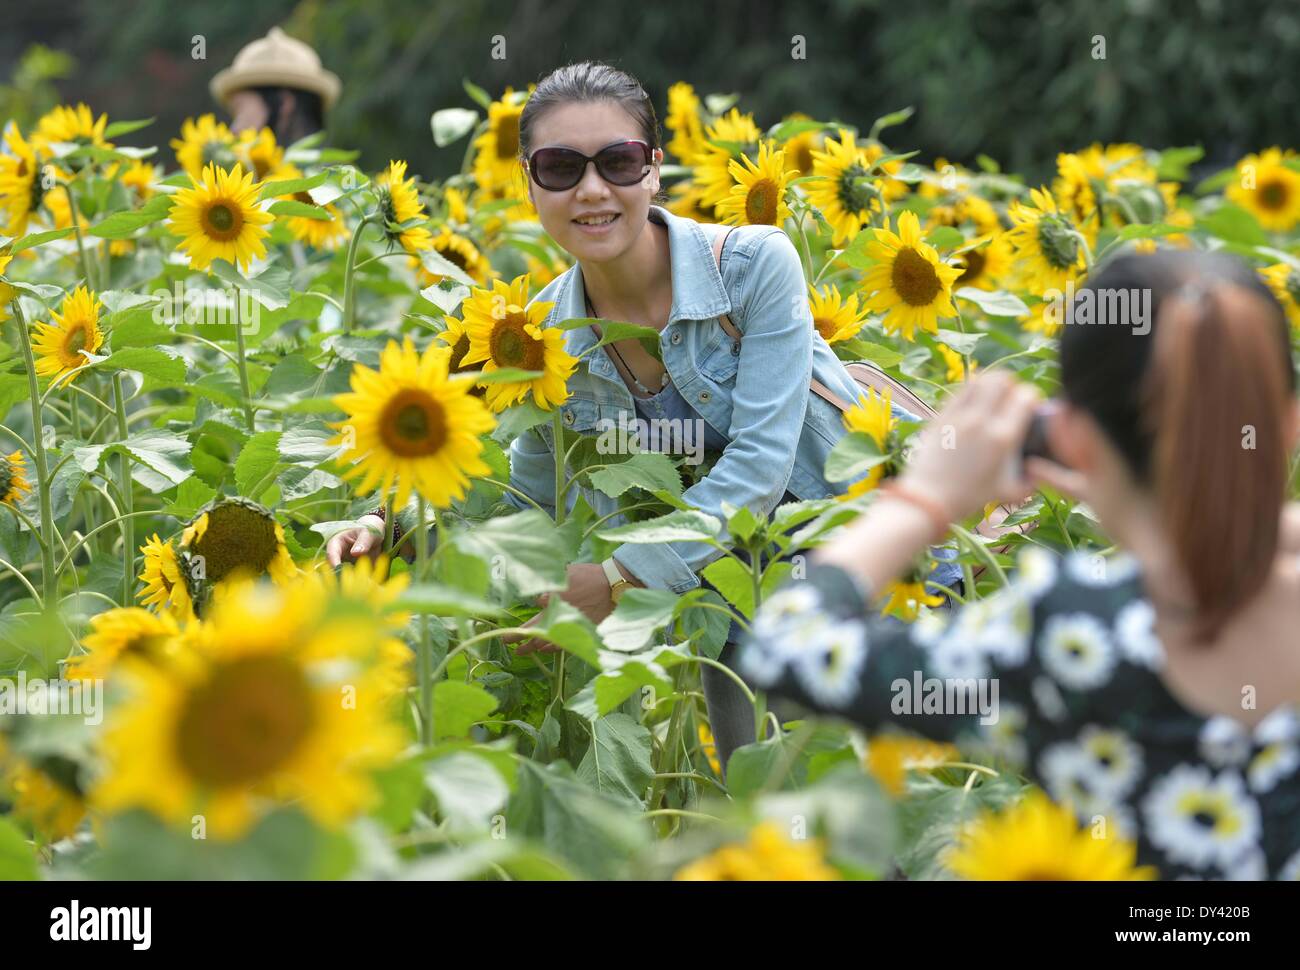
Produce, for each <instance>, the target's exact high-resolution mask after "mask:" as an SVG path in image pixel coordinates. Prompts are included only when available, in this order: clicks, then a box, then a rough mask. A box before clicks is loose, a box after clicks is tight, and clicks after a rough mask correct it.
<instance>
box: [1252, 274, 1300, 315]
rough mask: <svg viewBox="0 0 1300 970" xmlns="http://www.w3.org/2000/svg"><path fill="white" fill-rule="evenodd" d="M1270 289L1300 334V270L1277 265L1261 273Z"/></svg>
mask: <svg viewBox="0 0 1300 970" xmlns="http://www.w3.org/2000/svg"><path fill="white" fill-rule="evenodd" d="M1259 275H1260V276H1262V277H1263V278H1264V282H1265V283H1267V284H1268V288H1269V289H1270V290H1272V291H1273V295H1274V296H1275V297H1277V301H1278V302H1279V303H1281V304H1282V308H1283V309H1284V310H1285V311H1286V318H1287V320H1289V321H1290V323H1291V326H1292V327H1293V328H1295V330H1296V331H1297V332H1300V270H1296V269H1295V268H1294V267H1292V266H1290V265H1288V264H1286V263H1277V264H1275V265H1273V266H1268V267H1266V268H1264V269H1261V270H1260V271H1259Z"/></svg>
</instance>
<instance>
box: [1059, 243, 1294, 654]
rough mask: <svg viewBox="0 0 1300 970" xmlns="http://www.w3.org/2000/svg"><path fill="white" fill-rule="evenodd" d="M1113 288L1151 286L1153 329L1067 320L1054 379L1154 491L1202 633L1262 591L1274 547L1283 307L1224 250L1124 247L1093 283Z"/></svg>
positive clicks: (1288, 398) (1288, 399)
mask: <svg viewBox="0 0 1300 970" xmlns="http://www.w3.org/2000/svg"><path fill="white" fill-rule="evenodd" d="M1109 288H1116V289H1121V288H1122V289H1128V290H1129V291H1130V292H1133V291H1134V290H1140V289H1143V288H1145V289H1147V290H1148V291H1149V292H1150V293H1151V297H1152V298H1151V301H1150V303H1148V304H1147V306H1148V307H1149V309H1150V311H1151V317H1152V319H1151V320H1150V321H1149V322H1150V323H1151V330H1150V333H1149V334H1147V335H1146V336H1141V335H1140V334H1141V332H1142V331H1140V330H1139V331H1135V332H1129V331H1130V328H1129V327H1127V326H1121V327H1113V326H1074V327H1066V328H1065V333H1063V334H1062V340H1061V365H1062V382H1063V384H1064V385H1065V391H1066V396H1067V397H1068V398H1069V399H1070V400H1072V401H1073V402H1074V403H1076V404H1079V405H1080V406H1081V407H1083V408H1084V409H1086V410H1088V411H1089V412H1091V413H1092V414H1093V416H1094V417H1096V418H1097V420H1098V422H1099V424H1101V426H1102V428H1103V430H1104V431H1105V432H1106V434H1107V436H1108V437H1109V438H1110V439H1112V440H1113V441H1114V442H1115V444H1116V445H1117V446H1118V448H1119V450H1120V452H1121V454H1123V455H1124V456H1125V458H1126V460H1127V462H1128V464H1129V465H1130V467H1131V468H1132V470H1133V472H1134V473H1135V475H1136V477H1137V478H1138V479H1139V481H1141V482H1143V484H1145V485H1147V486H1149V487H1151V488H1152V489H1153V490H1154V492H1155V495H1156V499H1157V502H1158V504H1159V508H1160V510H1161V518H1162V525H1163V527H1164V530H1165V533H1166V535H1167V536H1168V538H1169V541H1170V542H1171V543H1172V545H1173V548H1174V552H1175V555H1176V558H1177V561H1178V564H1179V566H1180V568H1181V570H1182V573H1183V575H1184V577H1185V578H1186V580H1187V583H1188V585H1189V587H1190V589H1191V593H1192V596H1193V598H1194V601H1195V604H1196V618H1195V623H1194V627H1193V637H1194V639H1197V640H1199V641H1202V642H1204V641H1206V640H1211V639H1213V638H1214V637H1215V636H1216V635H1217V634H1218V632H1219V631H1220V630H1221V629H1222V628H1223V626H1224V624H1225V623H1226V622H1227V621H1228V620H1229V619H1230V618H1231V617H1232V616H1233V615H1234V614H1235V613H1236V612H1238V611H1239V610H1241V609H1242V608H1243V607H1244V606H1245V605H1246V604H1247V603H1248V602H1249V600H1250V599H1251V598H1253V597H1254V596H1255V595H1256V594H1257V593H1258V592H1259V590H1260V589H1261V587H1262V586H1263V585H1264V584H1265V582H1266V581H1267V579H1268V576H1269V573H1270V572H1271V570H1272V568H1273V562H1274V559H1275V557H1276V555H1277V549H1278V541H1279V527H1280V526H1279V519H1280V513H1281V506H1282V503H1283V502H1284V501H1285V499H1286V489H1287V472H1288V462H1287V459H1288V450H1289V442H1288V441H1287V433H1288V414H1289V413H1290V409H1291V407H1292V405H1293V395H1294V393H1295V370H1294V365H1293V364H1292V360H1291V349H1290V341H1289V336H1288V327H1287V323H1286V319H1285V315H1284V314H1283V311H1282V308H1281V306H1280V305H1279V304H1278V302H1277V300H1276V299H1275V298H1274V296H1273V295H1272V294H1271V293H1270V292H1269V291H1268V289H1267V287H1265V286H1264V285H1263V283H1262V282H1261V281H1260V280H1259V278H1258V276H1257V275H1256V274H1255V273H1254V272H1253V271H1252V270H1250V269H1249V268H1248V267H1246V266H1245V265H1244V264H1242V263H1241V262H1240V261H1238V260H1235V259H1233V258H1231V257H1228V256H1226V255H1222V254H1208V253H1156V254H1149V255H1137V256H1127V257H1121V258H1120V259H1117V260H1115V261H1113V262H1112V263H1111V264H1108V265H1107V266H1106V267H1104V268H1103V269H1102V270H1101V271H1100V272H1099V273H1097V274H1094V276H1093V278H1092V279H1090V280H1089V282H1088V286H1087V289H1091V290H1094V293H1096V292H1097V291H1105V290H1107V289H1109ZM1130 302H1131V303H1134V304H1137V303H1138V301H1130ZM1110 322H1111V323H1115V322H1117V321H1110ZM1118 322H1122V323H1133V322H1137V323H1141V322H1142V321H1118ZM1121 341H1122V343H1121Z"/></svg>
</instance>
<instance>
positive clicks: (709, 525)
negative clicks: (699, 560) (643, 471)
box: [596, 510, 722, 545]
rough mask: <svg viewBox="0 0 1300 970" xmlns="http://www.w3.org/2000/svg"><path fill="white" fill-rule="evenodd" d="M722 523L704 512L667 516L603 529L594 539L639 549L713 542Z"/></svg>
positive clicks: (720, 529)
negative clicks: (668, 543)
mask: <svg viewBox="0 0 1300 970" xmlns="http://www.w3.org/2000/svg"><path fill="white" fill-rule="evenodd" d="M721 531H722V523H721V522H719V521H718V520H717V519H715V518H714V517H713V516H711V515H707V514H705V513H704V512H698V511H695V510H691V511H689V512H680V511H679V512H669V513H668V514H667V515H661V516H660V517H659V518H657V519H649V520H647V521H645V522H633V523H631V524H629V525H621V526H618V527H617V528H614V529H604V530H602V531H600V532H597V533H596V535H597V536H599V537H600V538H602V539H608V540H609V541H610V542H633V543H638V544H640V545H647V544H657V543H660V542H691V541H695V542H701V541H704V540H707V539H716V538H717V537H718V534H719V533H720V532H721Z"/></svg>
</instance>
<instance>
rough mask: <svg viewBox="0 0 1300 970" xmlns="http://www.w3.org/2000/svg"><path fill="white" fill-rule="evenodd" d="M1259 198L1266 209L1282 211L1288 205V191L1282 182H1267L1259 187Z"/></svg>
mask: <svg viewBox="0 0 1300 970" xmlns="http://www.w3.org/2000/svg"><path fill="white" fill-rule="evenodd" d="M1258 198H1259V202H1260V205H1262V206H1263V207H1264V208H1265V209H1281V208H1283V207H1285V205H1286V189H1285V188H1284V187H1283V186H1282V184H1281V183H1280V182H1266V183H1264V184H1263V185H1261V186H1260V187H1259V192H1258Z"/></svg>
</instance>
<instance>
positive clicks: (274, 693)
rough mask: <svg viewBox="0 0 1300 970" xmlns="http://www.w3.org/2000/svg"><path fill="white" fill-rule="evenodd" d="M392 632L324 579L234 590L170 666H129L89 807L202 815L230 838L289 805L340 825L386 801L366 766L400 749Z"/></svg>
mask: <svg viewBox="0 0 1300 970" xmlns="http://www.w3.org/2000/svg"><path fill="white" fill-rule="evenodd" d="M391 640H392V637H391V635H390V634H389V633H388V632H387V630H386V629H385V628H384V625H383V624H382V623H379V622H376V618H375V616H374V615H373V614H370V615H368V616H367V615H366V614H365V613H364V612H361V611H358V610H356V608H355V604H349V605H348V606H347V608H345V609H343V610H341V611H340V610H339V609H338V608H337V604H336V602H335V601H333V600H332V599H331V598H329V597H328V596H327V595H326V593H325V592H324V591H323V589H322V588H321V587H320V586H319V585H318V584H315V583H310V582H298V583H294V584H293V585H292V586H291V587H288V588H280V587H274V586H268V585H266V584H255V583H238V584H236V585H234V586H232V587H231V590H230V594H229V595H228V596H227V597H225V598H223V599H222V600H221V601H220V602H218V603H216V604H214V607H213V610H212V615H211V617H210V619H209V621H208V622H205V623H203V624H202V625H201V626H199V627H197V628H196V635H195V637H194V641H193V642H194V649H193V650H186V651H184V652H182V653H180V654H179V655H178V656H177V658H176V662H175V663H174V664H172V665H170V666H169V668H168V670H167V671H165V672H164V671H160V670H158V669H157V668H154V667H150V666H146V665H136V666H133V667H131V668H129V669H127V670H124V671H123V672H124V674H127V675H128V687H129V688H130V696H129V699H128V700H127V701H126V702H124V703H123V704H122V705H120V706H119V707H116V708H114V710H113V711H112V712H111V713H110V721H109V723H108V724H107V725H106V730H105V734H104V736H103V739H102V750H103V754H104V755H105V760H106V763H107V772H106V774H105V776H104V778H103V780H102V782H101V783H100V785H99V786H98V787H97V788H96V789H95V790H94V792H93V793H92V801H93V803H94V804H96V805H97V806H98V807H100V808H102V809H104V810H107V811H110V812H117V811H122V810H126V809H131V808H144V809H147V810H149V811H151V812H153V813H154V814H155V815H157V816H159V817H160V818H162V819H163V820H164V821H166V822H169V823H171V824H174V825H177V826H189V825H191V824H192V819H193V817H194V816H195V815H199V816H202V818H203V819H204V821H205V823H206V828H207V832H208V834H209V835H210V836H212V837H216V838H222V839H227V838H238V837H239V836H241V835H243V834H244V833H245V832H246V831H247V830H248V829H249V828H250V827H251V826H252V825H253V824H254V823H255V822H256V821H257V820H258V819H259V818H260V817H261V816H262V815H263V814H264V813H265V812H266V811H267V810H269V809H271V808H273V807H275V806H277V805H283V804H292V805H294V806H295V807H296V808H298V809H300V810H302V811H303V812H305V813H306V814H307V815H308V816H310V817H311V818H312V819H313V820H314V821H315V822H317V823H318V824H320V825H322V826H324V827H328V828H331V829H332V828H337V827H339V826H341V825H343V824H344V823H346V822H347V821H348V820H349V819H351V818H353V817H355V816H356V815H357V814H358V813H360V812H362V811H365V810H366V809H368V808H369V807H370V806H371V805H373V804H374V803H375V802H376V801H377V798H378V793H377V791H376V789H375V786H374V784H373V782H372V780H371V778H370V773H371V772H372V771H373V770H375V769H377V768H380V767H383V766H384V765H386V764H388V763H390V762H391V760H392V759H393V758H394V757H395V756H396V755H397V754H398V753H399V752H400V749H401V745H402V733H401V731H400V729H399V728H398V727H397V726H396V724H395V722H394V720H393V718H392V716H391V711H390V709H391V705H390V704H389V703H388V701H389V700H390V699H391V696H392V695H391V691H390V689H389V687H388V685H387V678H388V677H389V676H390V672H389V671H387V670H384V669H382V668H381V666H380V665H379V664H378V663H377V658H378V657H379V656H380V655H381V654H382V652H383V651H384V649H385V647H384V644H385V643H388V642H389V641H391Z"/></svg>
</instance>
